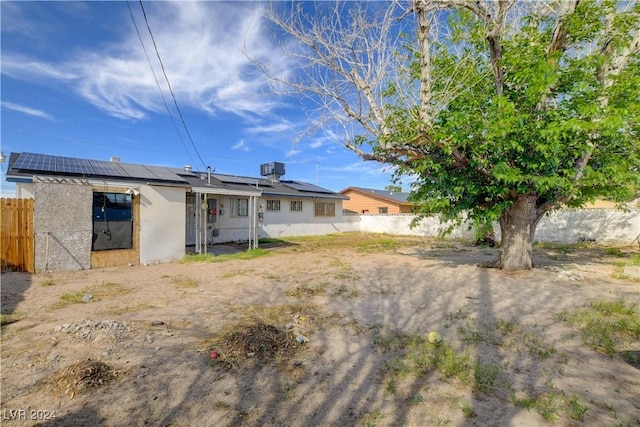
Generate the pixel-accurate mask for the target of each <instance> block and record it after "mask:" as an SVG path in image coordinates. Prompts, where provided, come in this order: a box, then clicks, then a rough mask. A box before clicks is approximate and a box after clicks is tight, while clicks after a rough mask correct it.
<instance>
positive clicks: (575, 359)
mask: <svg viewBox="0 0 640 427" xmlns="http://www.w3.org/2000/svg"><path fill="white" fill-rule="evenodd" d="M633 250H634V249H633V248H626V249H625V248H623V249H622V253H617V254H616V255H618V256H617V257H616V256H614V255H606V254H607V253H610V254H612V253H613V252H606V251H603V249H602V248H581V249H579V248H572V249H570V250H567V249H566V248H565V249H563V250H559V249H557V248H556V249H555V250H552V249H548V248H547V249H536V253H535V257H536V261H537V268H536V269H534V270H532V271H527V272H522V273H512V274H508V273H505V272H502V271H499V270H495V269H485V268H482V267H480V266H479V264H480V263H483V262H487V261H489V260H490V259H491V258H492V257H494V256H495V255H496V253H497V249H494V248H482V247H474V246H471V245H469V244H464V243H463V242H453V241H436V240H424V239H417V238H394V237H389V236H367V235H342V236H332V237H325V238H314V239H296V240H292V241H291V243H290V244H287V245H282V246H280V245H276V246H275V247H271V248H269V249H267V251H268V252H269V253H268V254H267V255H265V256H261V257H257V258H253V259H229V260H226V261H224V262H190V263H168V264H159V265H150V266H133V267H123V268H106V269H96V270H87V271H80V272H73V273H52V274H40V275H29V274H24V273H3V274H2V313H3V315H5V316H8V317H6V318H7V319H9V318H11V319H12V320H13V322H12V323H8V324H5V325H4V326H3V327H2V373H1V375H2V394H1V399H2V401H1V411H2V413H1V414H0V415H1V416H2V424H3V425H9V426H13V425H16V426H18V425H51V426H53V425H56V426H58V425H74V426H85V425H95V426H98V425H100V426H102V425H104V426H129V425H133V426H137V425H140V426H142V425H154V426H155V425H158V426H169V425H170V426H213V425H215V426H232V425H249V426H264V425H274V426H275V425H278V426H312V425H327V426H328V425H339V426H347V425H366V426H374V425H379V426H387V425H388V426H399V425H409V426H430V425H449V426H475V425H477V426H491V425H495V426H538V425H545V424H546V425H589V426H592V425H593V426H596V425H597V426H603V425H611V426H618V425H619V426H625V425H629V426H632V425H640V370H639V366H640V365H638V364H637V363H635V362H634V361H633V360H634V359H633V357H632V356H634V355H635V356H637V355H638V354H640V342H639V341H638V339H634V338H626V339H625V338H617V339H616V341H615V343H614V346H615V352H613V353H610V354H605V352H603V351H600V350H599V349H598V348H597V346H595V347H593V346H589V345H588V342H587V341H585V339H584V338H583V336H582V335H581V327H580V326H579V325H576V324H574V323H571V322H568V321H566V319H569V318H570V317H571V315H570V314H571V313H575V312H578V311H580V310H582V309H585V308H588V307H590V304H593V303H594V302H624V304H626V306H627V307H630V308H635V312H634V313H635V316H636V317H635V319H636V321H638V322H640V319H639V318H638V314H637V311H638V310H637V306H635V305H634V304H638V303H639V302H640V285H639V284H638V282H637V281H631V280H623V279H617V278H614V276H615V273H616V268H619V267H616V266H615V265H614V263H615V262H616V260H619V259H620V256H621V255H624V253H625V252H626V251H633ZM635 250H636V253H637V248H635ZM221 259H222V257H221ZM631 311H633V310H631ZM638 325H640V323H638V324H636V327H638ZM431 331H437V332H439V333H440V334H441V336H442V342H441V343H429V342H428V341H427V340H426V335H427V334H428V333H429V332H431ZM635 360H636V362H637V360H638V359H635ZM54 416H55V418H53V417H54Z"/></svg>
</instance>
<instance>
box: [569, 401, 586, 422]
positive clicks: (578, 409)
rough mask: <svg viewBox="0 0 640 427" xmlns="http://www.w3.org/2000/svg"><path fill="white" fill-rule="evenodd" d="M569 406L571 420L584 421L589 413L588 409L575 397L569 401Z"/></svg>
mask: <svg viewBox="0 0 640 427" xmlns="http://www.w3.org/2000/svg"><path fill="white" fill-rule="evenodd" d="M567 404H568V413H569V418H571V419H573V420H576V421H583V420H584V414H585V413H586V412H587V407H586V406H585V405H582V404H580V402H579V401H578V398H577V397H576V396H573V397H572V398H571V399H569V400H568V402H567Z"/></svg>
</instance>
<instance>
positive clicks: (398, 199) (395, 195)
mask: <svg viewBox="0 0 640 427" xmlns="http://www.w3.org/2000/svg"><path fill="white" fill-rule="evenodd" d="M349 191H354V192H356V193H360V194H362V195H364V196H371V197H375V198H378V199H385V200H387V201H389V202H392V203H398V204H411V205H412V204H413V202H410V201H408V200H407V199H408V197H409V195H410V194H411V193H404V192H397V191H386V190H377V189H375V188H363V187H347V188H345V189H344V190H342V191H340V194H345V193H347V192H349Z"/></svg>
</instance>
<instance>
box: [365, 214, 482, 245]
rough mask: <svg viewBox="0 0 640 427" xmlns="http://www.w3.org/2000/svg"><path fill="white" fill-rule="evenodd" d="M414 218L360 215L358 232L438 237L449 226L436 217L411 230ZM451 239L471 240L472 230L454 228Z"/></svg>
mask: <svg viewBox="0 0 640 427" xmlns="http://www.w3.org/2000/svg"><path fill="white" fill-rule="evenodd" d="M415 218H416V216H415V215H413V214H390V215H386V214H381V215H367V214H363V215H360V232H362V233H388V234H396V235H402V236H425V237H439V236H440V235H441V233H442V231H443V230H444V229H446V228H447V227H448V225H449V224H441V223H440V220H439V219H438V218H437V217H428V218H423V219H422V220H421V221H420V222H419V223H418V224H416V226H415V227H413V228H411V222H412V221H413V220H414V219H415ZM447 236H448V237H453V238H465V239H471V238H473V232H472V230H469V227H468V226H465V225H462V226H460V227H455V228H454V230H453V231H452V232H451V234H448V235H447Z"/></svg>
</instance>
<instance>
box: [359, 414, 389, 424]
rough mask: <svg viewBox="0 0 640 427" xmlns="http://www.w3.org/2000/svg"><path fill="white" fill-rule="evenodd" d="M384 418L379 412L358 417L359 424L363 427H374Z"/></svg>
mask: <svg viewBox="0 0 640 427" xmlns="http://www.w3.org/2000/svg"><path fill="white" fill-rule="evenodd" d="M383 418H384V415H383V414H382V412H380V411H379V410H375V411H373V412H370V413H367V414H364V415H362V416H360V420H359V421H360V423H362V424H363V425H364V426H365V427H375V426H377V425H378V423H379V422H380V421H382V419H383Z"/></svg>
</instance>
